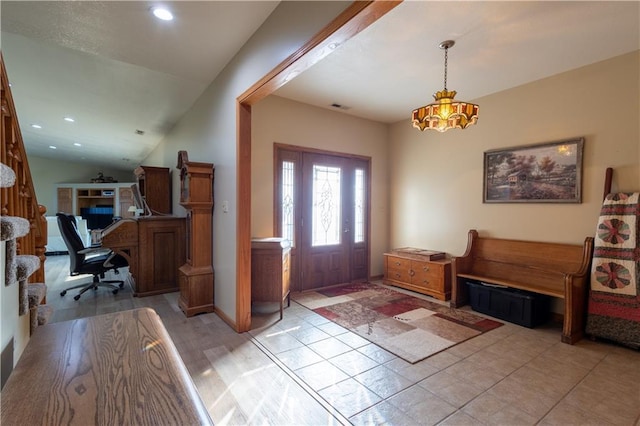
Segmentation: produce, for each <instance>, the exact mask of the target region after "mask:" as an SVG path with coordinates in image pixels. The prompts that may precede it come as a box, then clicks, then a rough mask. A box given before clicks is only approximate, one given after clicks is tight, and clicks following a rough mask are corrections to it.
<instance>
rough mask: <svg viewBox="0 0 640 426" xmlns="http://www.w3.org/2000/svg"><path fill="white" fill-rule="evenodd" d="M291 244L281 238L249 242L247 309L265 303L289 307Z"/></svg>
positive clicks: (259, 239) (255, 239) (281, 309)
mask: <svg viewBox="0 0 640 426" xmlns="http://www.w3.org/2000/svg"><path fill="white" fill-rule="evenodd" d="M290 264H291V245H290V243H289V240H287V239H284V238H254V239H253V240H251V306H252V308H255V307H256V305H260V304H265V303H278V304H279V305H280V319H282V311H283V308H284V300H285V299H287V301H288V303H287V306H288V304H289V288H290V274H291V265H290Z"/></svg>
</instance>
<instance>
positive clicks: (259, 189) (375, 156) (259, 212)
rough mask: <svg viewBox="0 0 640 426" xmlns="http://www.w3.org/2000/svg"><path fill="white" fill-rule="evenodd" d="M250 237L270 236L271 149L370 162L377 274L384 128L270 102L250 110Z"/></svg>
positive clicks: (383, 221)
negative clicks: (290, 148)
mask: <svg viewBox="0 0 640 426" xmlns="http://www.w3.org/2000/svg"><path fill="white" fill-rule="evenodd" d="M251 134H252V135H253V139H252V146H251V164H252V168H251V205H252V208H251V235H252V236H254V237H265V236H272V235H273V209H274V205H273V144H274V143H281V144H287V145H298V146H303V147H307V148H317V149H322V150H326V151H335V152H340V153H348V154H357V155H363V156H367V157H371V170H372V181H371V189H372V191H371V229H372V235H371V258H372V262H371V263H372V264H371V270H370V272H371V274H372V275H381V274H382V263H381V262H379V261H378V260H379V259H382V253H383V252H384V250H385V249H386V247H387V246H388V234H387V229H388V223H389V203H388V199H387V194H388V188H387V181H388V172H387V169H388V165H387V138H388V126H387V125H385V124H381V123H377V122H374V121H369V120H364V119H361V118H355V117H351V116H349V115H347V114H342V113H339V112H335V111H329V110H327V109H324V108H317V107H312V106H309V105H306V104H301V103H298V102H294V101H290V100H288V99H284V98H280V97H277V96H269V97H268V98H266V99H264V100H262V101H260V102H259V103H258V104H257V105H255V106H254V107H253V120H252V128H251Z"/></svg>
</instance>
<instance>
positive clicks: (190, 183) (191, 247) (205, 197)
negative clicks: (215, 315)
mask: <svg viewBox="0 0 640 426" xmlns="http://www.w3.org/2000/svg"><path fill="white" fill-rule="evenodd" d="M177 168H178V169H179V170H180V205H181V206H183V207H184V208H185V209H186V210H187V229H186V263H185V264H184V265H182V266H181V267H180V270H179V274H180V298H179V300H178V306H179V307H180V309H182V311H183V312H184V314H185V315H186V316H188V317H190V316H192V315H196V314H201V313H206V312H213V309H214V305H213V300H214V288H213V283H214V273H213V264H212V262H213V259H212V250H213V240H212V214H213V171H214V167H213V164H211V163H199V162H194V161H189V158H188V156H187V152H186V151H180V152H179V153H178V166H177Z"/></svg>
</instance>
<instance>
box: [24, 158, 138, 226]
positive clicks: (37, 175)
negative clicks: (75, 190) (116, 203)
mask: <svg viewBox="0 0 640 426" xmlns="http://www.w3.org/2000/svg"><path fill="white" fill-rule="evenodd" d="M134 168H135V166H131V170H129V171H123V170H116V169H107V168H104V167H101V166H95V165H93V164H84V163H76V162H71V161H59V160H53V159H51V158H42V157H35V156H33V155H30V156H29V169H30V170H31V176H32V177H33V184H34V186H35V190H36V197H37V198H38V203H39V204H42V205H43V206H45V207H46V208H47V216H52V215H55V214H56V213H57V212H56V209H57V207H58V198H57V189H56V188H57V186H56V185H57V184H58V183H89V182H91V179H92V178H95V177H96V176H98V172H102V173H103V174H104V176H111V177H113V178H114V179H116V180H118V181H119V182H133V181H135V176H134V175H133V169H134Z"/></svg>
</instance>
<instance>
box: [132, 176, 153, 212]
mask: <svg viewBox="0 0 640 426" xmlns="http://www.w3.org/2000/svg"><path fill="white" fill-rule="evenodd" d="M131 192H132V193H133V203H134V204H135V206H136V216H151V209H150V208H149V206H147V203H146V201H145V200H144V198H143V197H142V194H141V193H140V188H139V187H138V184H137V183H134V184H133V185H131Z"/></svg>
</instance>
